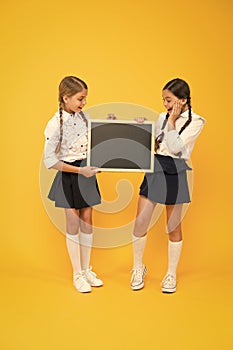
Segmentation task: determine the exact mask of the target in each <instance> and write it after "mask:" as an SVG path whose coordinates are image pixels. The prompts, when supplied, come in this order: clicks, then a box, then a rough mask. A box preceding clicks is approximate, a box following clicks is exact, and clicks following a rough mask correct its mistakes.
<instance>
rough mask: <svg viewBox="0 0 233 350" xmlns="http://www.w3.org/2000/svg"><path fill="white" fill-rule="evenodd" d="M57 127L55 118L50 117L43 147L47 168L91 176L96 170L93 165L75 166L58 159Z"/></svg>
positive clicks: (58, 133)
mask: <svg viewBox="0 0 233 350" xmlns="http://www.w3.org/2000/svg"><path fill="white" fill-rule="evenodd" d="M59 136H60V132H59V127H58V125H57V121H56V120H55V119H51V120H50V121H49V122H48V124H47V127H46V129H45V139H46V141H45V147H44V163H45V166H46V168H48V169H56V170H59V171H64V172H69V173H76V174H81V175H83V176H86V177H91V176H93V175H95V174H96V173H97V172H98V168H95V167H88V166H86V167H76V166H73V165H70V164H66V163H64V162H63V161H61V160H59V158H58V156H57V154H56V152H55V150H56V147H57V144H58V142H59Z"/></svg>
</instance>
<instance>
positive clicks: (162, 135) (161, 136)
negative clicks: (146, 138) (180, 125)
mask: <svg viewBox="0 0 233 350" xmlns="http://www.w3.org/2000/svg"><path fill="white" fill-rule="evenodd" d="M168 118H169V113H167V114H166V117H165V119H164V121H163V125H162V128H161V131H162V133H160V134H159V135H158V136H157V137H156V139H155V153H156V152H157V150H158V149H159V146H160V143H161V142H162V141H163V137H164V132H163V130H164V128H165V126H166V124H167V121H168Z"/></svg>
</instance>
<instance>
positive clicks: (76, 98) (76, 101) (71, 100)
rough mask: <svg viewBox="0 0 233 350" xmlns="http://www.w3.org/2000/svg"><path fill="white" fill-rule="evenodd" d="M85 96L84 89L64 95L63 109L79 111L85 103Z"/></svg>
mask: <svg viewBox="0 0 233 350" xmlns="http://www.w3.org/2000/svg"><path fill="white" fill-rule="evenodd" d="M86 98H87V90H86V89H83V90H82V91H80V92H77V93H76V94H74V95H72V96H67V95H64V96H63V101H64V109H65V111H66V112H68V113H75V112H76V113H77V112H80V111H81V110H82V108H83V107H84V106H85V105H86V103H87V100H86Z"/></svg>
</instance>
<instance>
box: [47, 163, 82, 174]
mask: <svg viewBox="0 0 233 350" xmlns="http://www.w3.org/2000/svg"><path fill="white" fill-rule="evenodd" d="M50 169H56V170H59V171H63V172H66V173H76V174H79V173H80V167H77V166H74V165H70V164H66V163H64V162H62V161H61V160H59V161H58V162H57V163H56V164H54V165H53V166H51V167H50Z"/></svg>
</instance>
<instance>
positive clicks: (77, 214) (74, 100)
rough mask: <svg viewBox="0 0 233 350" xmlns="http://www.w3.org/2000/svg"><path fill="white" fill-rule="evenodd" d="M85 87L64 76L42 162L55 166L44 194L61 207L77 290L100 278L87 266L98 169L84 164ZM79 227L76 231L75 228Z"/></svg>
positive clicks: (97, 283) (84, 289) (97, 199)
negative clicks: (52, 177)
mask: <svg viewBox="0 0 233 350" xmlns="http://www.w3.org/2000/svg"><path fill="white" fill-rule="evenodd" d="M87 91H88V88H87V85H86V83H85V82H84V81H82V80H81V79H79V78H77V77H74V76H68V77H65V78H64V79H63V80H62V81H61V83H60V85H59V111H58V113H56V114H55V115H54V116H53V118H52V119H50V120H49V122H48V124H47V126H46V129H45V148H44V163H45V166H46V167H47V168H48V169H51V168H52V169H56V170H58V172H57V174H56V176H55V179H54V181H53V184H52V187H51V189H50V192H49V195H48V198H49V199H50V200H52V201H54V202H55V206H56V207H60V208H64V209H65V216H66V232H67V233H66V245H67V249H68V254H69V257H70V260H71V264H72V267H73V283H74V287H75V288H76V289H77V290H78V291H79V292H81V293H83V292H90V291H91V286H94V287H99V286H102V285H103V282H102V281H101V280H100V279H99V278H98V277H97V276H96V274H95V273H94V272H93V271H92V269H91V267H90V255H91V247H92V239H93V234H92V206H94V205H97V204H99V203H100V202H101V198H100V192H99V188H98V184H97V181H96V176H95V175H96V173H97V172H98V169H97V168H94V167H88V166H86V157H87V143H88V139H87V118H88V115H87V114H86V113H84V112H83V111H82V109H83V107H84V106H85V104H86V98H87ZM79 230H80V234H79V235H78V232H79Z"/></svg>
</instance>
